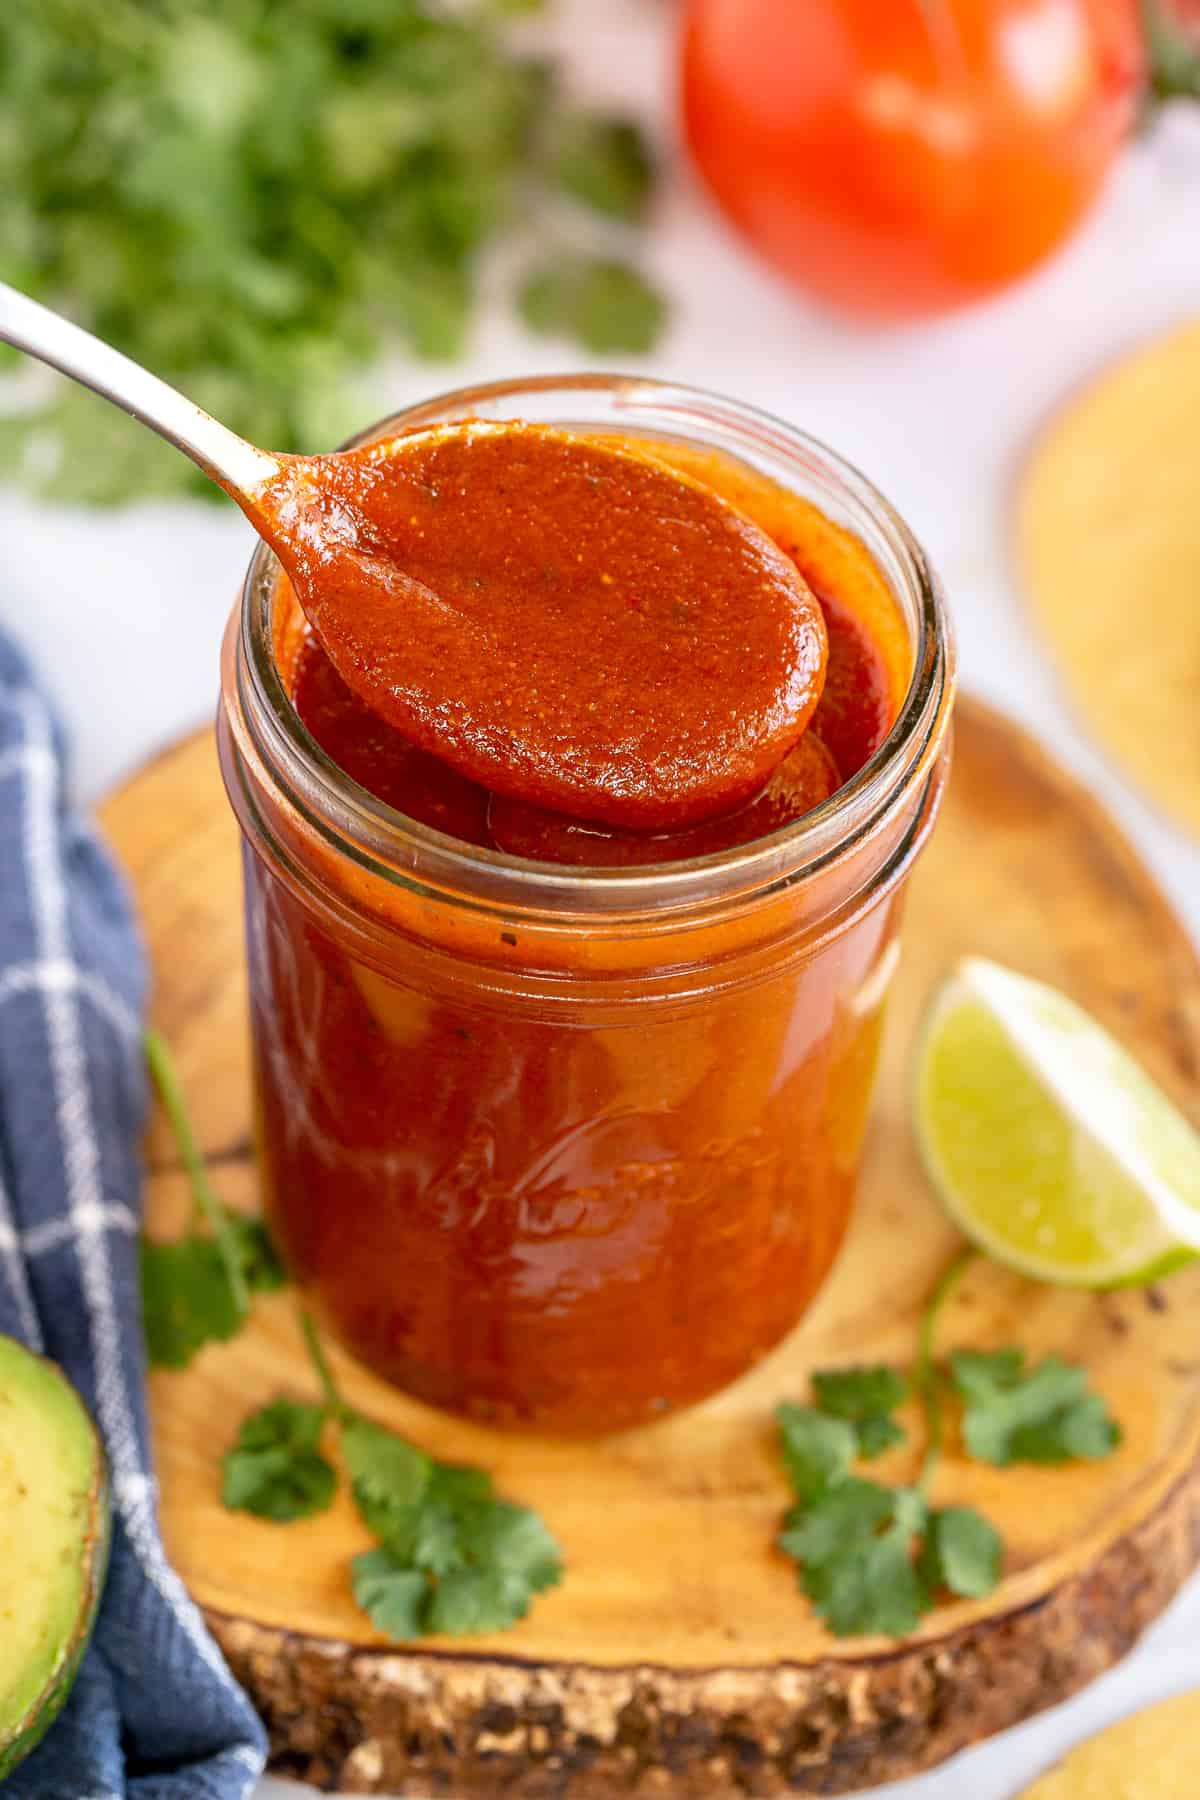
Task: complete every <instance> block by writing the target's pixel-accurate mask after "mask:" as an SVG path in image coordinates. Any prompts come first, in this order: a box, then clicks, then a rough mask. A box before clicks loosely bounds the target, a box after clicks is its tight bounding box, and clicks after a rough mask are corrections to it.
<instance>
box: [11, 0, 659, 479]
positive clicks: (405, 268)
mask: <svg viewBox="0 0 1200 1800" xmlns="http://www.w3.org/2000/svg"><path fill="white" fill-rule="evenodd" d="M534 10H536V5H530V4H529V0H475V3H474V4H468V5H456V6H454V7H453V9H451V8H450V7H449V6H448V5H446V6H442V7H439V6H436V5H434V4H430V3H429V0H288V3H287V4H281V3H280V4H271V3H268V0H5V3H4V4H3V5H0V278H2V279H4V280H5V281H8V282H11V283H12V284H13V285H14V286H16V287H19V288H23V289H24V290H25V291H26V292H28V293H32V294H34V295H36V296H37V297H39V298H41V299H44V300H46V301H47V303H49V304H51V305H54V306H57V307H60V308H63V309H65V310H67V311H68V312H70V313H71V314H72V316H74V317H76V318H78V319H79V320H80V321H81V322H82V323H83V324H86V325H88V326H89V327H91V328H92V329H93V330H95V331H97V332H99V333H100V335H101V336H103V337H106V338H108V339H109V340H110V341H111V342H113V343H115V344H117V345H118V346H119V347H120V348H122V349H124V350H126V351H128V352H129V353H130V354H131V355H132V356H134V357H136V358H138V360H139V361H142V362H145V363H146V364H147V365H148V366H149V367H150V368H152V369H154V370H155V371H157V372H158V373H159V374H161V375H163V376H165V377H166V378H167V379H168V380H170V381H173V382H175V383H176V384H177V385H178V386H180V387H181V388H183V389H184V391H185V392H186V393H188V394H189V395H191V396H192V397H193V398H195V399H196V400H198V401H199V402H200V404H201V405H203V406H206V407H208V408H209V409H210V411H212V412H214V413H215V414H217V416H218V417H219V418H221V419H223V420H224V421H225V422H226V423H228V424H229V425H231V426H232V427H233V428H234V429H235V430H237V431H240V432H242V433H243V434H244V435H245V436H247V437H249V438H251V439H253V440H255V441H256V442H258V443H261V444H264V445H267V446H268V447H270V448H271V449H275V450H312V449H325V448H328V447H330V446H331V445H332V444H334V443H336V442H338V441H339V439H340V438H342V437H344V436H345V435H346V433H347V432H348V431H349V430H351V429H352V428H353V427H354V426H355V425H361V424H362V423H363V422H364V420H365V419H367V418H369V417H370V416H371V415H372V414H373V413H375V414H377V413H379V412H380V411H382V410H383V408H384V405H385V404H386V402H385V401H383V400H382V399H381V398H380V397H379V396H375V397H374V398H372V397H371V396H370V394H369V393H367V392H365V391H364V372H365V371H366V370H367V369H368V367H369V365H370V363H371V361H372V359H373V358H375V357H377V356H379V355H380V354H382V353H383V352H384V351H386V350H387V349H388V348H389V347H394V346H404V347H407V348H408V349H409V350H411V351H412V352H414V353H415V354H416V355H418V356H421V357H428V358H446V357H452V356H454V355H456V354H457V353H458V352H459V351H460V350H461V348H462V346H463V342H464V337H465V334H466V331H467V328H468V324H469V321H470V317H471V311H472V303H473V300H474V297H475V292H476V288H477V286H478V281H479V274H480V269H479V264H480V258H481V253H482V252H483V251H484V250H485V249H487V248H488V247H489V246H491V245H493V244H495V243H497V242H498V241H500V240H502V239H503V238H504V236H505V234H506V233H509V232H513V231H521V232H522V233H527V232H528V228H529V227H530V225H531V223H534V222H536V220H537V219H538V218H539V217H540V216H543V215H544V214H545V212H546V210H547V207H548V204H549V202H550V201H551V200H554V201H555V202H558V201H561V202H562V211H563V213H564V214H565V215H569V214H570V212H571V209H572V208H574V209H576V210H575V217H576V220H577V221H578V223H579V224H580V225H582V224H583V220H584V217H585V214H584V212H583V211H582V210H581V209H584V208H586V209H589V210H590V212H591V213H592V215H593V216H594V217H596V220H597V223H596V228H595V229H596V230H597V231H601V232H603V234H604V243H603V244H602V245H601V246H599V247H597V246H595V245H593V244H592V243H590V241H589V234H588V233H584V234H583V235H584V242H583V243H582V244H580V243H579V242H578V241H577V240H578V237H579V233H578V232H577V231H575V230H574V228H573V227H572V226H571V225H570V223H569V220H568V229H569V230H570V232H571V237H572V240H573V241H572V242H570V243H569V244H567V245H566V246H563V245H561V244H551V245H547V244H546V243H544V242H543V243H540V244H539V243H538V242H537V241H536V239H535V241H534V243H533V247H532V252H531V261H532V263H533V264H534V265H535V272H534V275H529V274H526V275H525V276H523V277H520V278H519V280H518V296H519V300H520V306H521V310H522V312H523V313H524V314H525V315H526V316H529V317H533V318H535V320H536V324H537V326H538V328H539V329H541V330H552V331H555V332H558V333H561V334H563V335H564V336H569V337H574V338H575V339H576V340H577V341H580V342H582V343H583V344H584V345H585V346H586V347H588V348H591V349H595V350H603V351H605V352H607V353H619V352H621V351H641V350H645V349H647V348H649V346H650V345H651V343H652V342H653V341H654V338H655V336H656V335H657V331H658V329H659V327H660V325H661V323H662V319H663V307H662V304H661V302H660V301H659V299H658V297H657V295H655V294H654V292H653V290H652V289H650V288H649V287H648V285H647V284H646V283H645V281H644V280H643V278H642V277H641V276H639V275H638V274H637V273H636V271H635V270H633V269H632V268H630V267H628V265H627V264H625V263H624V262H623V261H621V260H620V259H619V257H618V258H616V259H614V258H613V257H612V255H611V239H612V234H613V232H614V230H618V231H619V230H620V229H621V228H622V225H624V227H626V228H628V227H630V226H632V225H634V224H636V222H637V221H638V220H639V219H640V218H641V217H642V216H643V214H644V212H645V209H646V205H647V201H648V198H649V194H650V188H651V185H652V180H653V171H652V165H651V161H650V157H649V154H648V151H647V149H646V146H645V144H644V143H643V141H642V139H641V137H640V135H639V133H638V132H637V130H636V128H634V127H632V126H631V125H629V124H628V123H627V122H626V121H624V120H620V119H610V118H605V117H599V116H595V115H592V114H588V113H586V112H583V111H581V110H580V109H579V108H578V107H575V106H568V105H567V104H565V103H564V102H563V101H562V100H561V98H560V96H559V94H558V91H557V84H556V79H555V72H554V70H553V69H552V68H551V67H550V66H549V65H548V64H547V63H545V62H543V61H538V60H535V59H531V58H529V57H526V56H524V55H518V54H516V53H515V52H514V51H513V50H512V49H511V48H510V47H509V46H508V45H507V44H506V42H505V40H504V37H503V35H502V31H503V20H504V18H505V16H506V15H517V14H521V13H527V12H530V11H534ZM551 210H554V211H556V210H557V206H555V207H554V208H551ZM601 220H603V221H604V223H603V224H601V223H600V221H601ZM613 220H616V221H618V224H617V226H615V227H614V225H613V224H612V221H613ZM594 252H595V253H594ZM589 271H590V273H589ZM531 284H533V291H534V294H535V295H536V296H540V299H538V298H535V299H532V300H531ZM0 350H2V347H0ZM5 366H6V367H7V366H9V365H8V364H7V363H6V364H5ZM37 394H38V398H37V400H36V402H30V407H29V409H28V410H24V411H20V410H18V411H16V412H13V411H11V410H6V411H4V412H2V413H0V472H6V473H8V474H18V475H20V476H21V478H22V479H24V480H25V481H26V483H27V484H28V485H30V486H31V487H33V488H35V489H36V490H37V491H38V492H40V493H42V494H45V495H47V496H51V497H54V498H59V499H71V500H81V501H88V502H93V503H106V502H115V501H120V500H125V499H128V498H132V497H134V496H140V495H147V494H167V493H179V492H188V491H194V492H199V493H206V494H211V493H213V492H214V491H215V490H213V489H212V488H211V487H210V486H209V484H208V483H206V482H205V481H203V479H202V478H201V477H200V476H199V475H198V474H197V473H196V472H195V471H194V470H193V469H192V468H191V467H190V465H189V464H188V463H187V462H186V461H185V460H184V459H183V458H182V457H180V456H179V455H178V454H177V453H175V452H173V451H171V450H169V449H167V448H166V447H165V446H163V445H161V444H159V443H158V442H157V440H156V439H154V438H153V437H152V436H151V435H150V434H149V433H148V432H146V431H145V430H143V429H140V428H139V427H137V426H135V425H133V424H131V423H129V422H128V421H126V420H125V419H123V418H122V417H121V416H120V415H119V414H118V413H117V412H115V411H114V410H113V409H111V408H109V407H107V406H105V405H104V404H103V403H102V402H100V401H98V400H96V399H94V398H93V397H92V396H91V395H89V394H86V393H84V392H83V391H82V390H80V389H79V388H77V387H74V386H69V385H67V384H66V383H62V382H54V383H53V384H52V385H47V386H45V387H41V386H39V387H38V388H37ZM43 395H45V396H48V397H46V398H43Z"/></svg>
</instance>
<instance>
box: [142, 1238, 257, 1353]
mask: <svg viewBox="0 0 1200 1800" xmlns="http://www.w3.org/2000/svg"><path fill="white" fill-rule="evenodd" d="M140 1273H141V1289H142V1327H143V1330H144V1333H145V1338H146V1355H147V1358H148V1360H149V1363H150V1367H151V1368H152V1369H185V1368H186V1367H187V1365H188V1364H189V1363H190V1362H191V1360H192V1358H193V1356H195V1354H196V1352H197V1351H198V1350H200V1349H201V1348H202V1347H203V1346H204V1345H205V1344H207V1343H210V1342H213V1341H214V1340H215V1341H217V1342H224V1341H225V1340H226V1339H228V1338H231V1337H232V1336H233V1334H234V1332H235V1331H236V1330H237V1329H238V1326H239V1325H240V1324H241V1322H242V1315H241V1313H240V1311H239V1310H238V1307H237V1304H236V1302H235V1300H234V1297H233V1290H232V1288H231V1287H230V1285H229V1274H228V1270H227V1268H226V1264H225V1259H224V1257H223V1256H222V1255H221V1252H220V1249H219V1248H218V1246H217V1244H216V1242H215V1240H214V1239H212V1238H210V1237H203V1236H201V1235H200V1234H199V1233H198V1232H192V1233H190V1234H189V1235H188V1236H187V1237H183V1238H176V1239H175V1240H174V1241H173V1242H171V1243H165V1244H164V1243H154V1242H152V1241H151V1240H150V1239H149V1238H143V1239H142V1241H141V1246H140Z"/></svg>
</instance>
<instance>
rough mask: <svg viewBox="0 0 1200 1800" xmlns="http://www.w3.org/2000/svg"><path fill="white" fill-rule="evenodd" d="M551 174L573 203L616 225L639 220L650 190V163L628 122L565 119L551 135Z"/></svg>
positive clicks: (579, 116)
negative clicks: (596, 213) (580, 204)
mask: <svg viewBox="0 0 1200 1800" xmlns="http://www.w3.org/2000/svg"><path fill="white" fill-rule="evenodd" d="M553 169H554V174H555V177H556V179H557V180H558V183H559V185H560V186H561V187H563V188H565V190H566V191H567V193H569V194H570V195H571V197H572V199H575V200H580V201H582V202H583V204H584V205H585V206H590V207H593V208H594V209H595V211H597V212H601V213H606V214H608V216H609V217H610V218H614V219H637V218H640V217H641V215H642V214H643V213H644V212H645V210H646V205H647V202H648V201H649V199H650V194H651V191H652V189H653V187H654V162H653V159H652V157H651V155H650V149H649V146H648V145H647V143H646V139H645V136H644V134H643V133H642V131H641V130H640V129H639V127H638V126H637V125H635V124H634V123H633V121H632V120H630V119H611V118H605V117H604V116H603V115H599V114H596V113H588V112H568V113H564V114H563V115H562V116H561V117H560V119H559V121H558V128H557V131H556V133H555V142H554V160H553Z"/></svg>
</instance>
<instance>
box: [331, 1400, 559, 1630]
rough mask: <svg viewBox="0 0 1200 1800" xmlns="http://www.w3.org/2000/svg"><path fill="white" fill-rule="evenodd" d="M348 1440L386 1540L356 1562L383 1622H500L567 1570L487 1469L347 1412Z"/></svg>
mask: <svg viewBox="0 0 1200 1800" xmlns="http://www.w3.org/2000/svg"><path fill="white" fill-rule="evenodd" d="M342 1450H343V1454H344V1456H345V1460H346V1467H347V1470H348V1471H349V1474H350V1478H351V1483H352V1490H353V1494H354V1500H355V1503H356V1505H357V1506H358V1509H359V1512H360V1513H361V1514H362V1517H363V1519H364V1520H365V1521H366V1523H367V1525H368V1526H369V1527H370V1529H371V1530H372V1531H374V1532H375V1533H376V1535H377V1536H378V1537H379V1538H380V1540H381V1548H380V1549H379V1550H378V1551H377V1552H372V1553H371V1555H370V1557H358V1558H357V1559H356V1561H355V1565H354V1571H355V1573H354V1582H355V1596H356V1598H358V1600H359V1604H360V1605H362V1606H364V1607H365V1608H366V1610H367V1611H368V1612H369V1613H370V1616H371V1618H372V1619H373V1620H374V1622H375V1624H376V1625H377V1626H378V1627H379V1629H380V1630H381V1631H387V1632H389V1633H390V1634H391V1635H393V1636H401V1637H412V1636H416V1635H419V1634H420V1633H421V1632H444V1633H447V1634H449V1635H452V1636H463V1635H466V1634H468V1633H471V1632H479V1631H502V1630H504V1629H505V1628H506V1627H507V1626H509V1625H512V1624H514V1623H515V1622H516V1621H517V1620H518V1619H521V1618H524V1616H525V1614H526V1613H527V1612H528V1611H529V1607H530V1605H531V1603H532V1601H533V1597H534V1595H535V1594H538V1593H541V1592H542V1591H543V1589H545V1588H548V1587H553V1586H554V1585H555V1584H556V1583H557V1582H558V1581H560V1580H561V1579H562V1553H561V1551H560V1550H559V1547H558V1545H557V1543H556V1542H555V1540H554V1539H553V1537H551V1535H550V1533H549V1531H548V1530H547V1529H546V1527H545V1525H544V1524H543V1523H542V1521H541V1519H540V1518H539V1517H538V1515H537V1514H536V1513H535V1512H532V1511H531V1510H530V1509H529V1508H528V1507H525V1506H517V1505H515V1504H514V1503H513V1502H512V1501H510V1500H503V1499H501V1498H500V1497H499V1496H498V1495H497V1494H496V1492H495V1489H494V1487H493V1484H492V1478H491V1476H490V1475H488V1474H487V1472H486V1471H485V1470H483V1469H474V1468H467V1467H461V1466H459V1465H458V1464H455V1463H439V1462H434V1461H433V1459H432V1458H430V1457H428V1456H426V1455H425V1454H424V1452H423V1451H420V1450H418V1449H417V1448H416V1447H415V1446H414V1445H412V1444H409V1443H408V1442H407V1441H406V1440H405V1439H404V1438H401V1437H399V1436H397V1434H396V1433H395V1432H391V1431H387V1430H385V1429H384V1427H383V1426H381V1425H376V1424H374V1423H373V1422H372V1421H371V1420H369V1419H364V1418H361V1417H360V1416H359V1415H358V1414H351V1415H350V1416H349V1417H348V1418H347V1419H346V1420H345V1422H344V1423H343V1427H342Z"/></svg>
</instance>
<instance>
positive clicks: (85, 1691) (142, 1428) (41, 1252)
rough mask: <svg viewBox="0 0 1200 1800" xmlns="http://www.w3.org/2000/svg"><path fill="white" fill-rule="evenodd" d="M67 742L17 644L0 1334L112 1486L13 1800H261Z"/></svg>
mask: <svg viewBox="0 0 1200 1800" xmlns="http://www.w3.org/2000/svg"><path fill="white" fill-rule="evenodd" d="M61 770H62V744H61V741H60V739H59V737H58V734H57V732H56V730H55V728H54V725H53V723H52V721H51V718H50V714H49V711H48V708H47V706H46V702H45V700H44V699H43V697H42V696H41V694H40V693H39V692H38V690H37V688H36V687H35V686H34V684H33V682H32V679H31V677H30V673H29V670H28V668H27V667H26V666H25V664H24V662H23V661H22V660H21V658H20V657H19V656H18V655H17V653H16V651H15V650H14V649H13V648H12V646H11V644H9V643H8V642H6V641H5V640H4V639H3V638H2V637H0V1331H3V1332H7V1333H9V1334H10V1335H12V1336H15V1337H19V1338H22V1339H23V1340H24V1341H25V1342H26V1343H27V1344H30V1345H32V1346H33V1347H34V1348H35V1349H37V1350H40V1351H42V1352H44V1353H45V1354H46V1355H48V1356H51V1357H53V1358H54V1360H55V1361H56V1362H58V1363H60V1364H61V1365H62V1367H63V1368H64V1369H65V1370H66V1371H67V1373H68V1375H70V1377H71V1379H72V1381H74V1383H75V1384H76V1386H77V1387H78V1388H79V1390H80V1392H81V1393H82V1394H83V1396H84V1398H85V1399H86V1401H87V1403H88V1405H89V1407H90V1408H91V1411H92V1414H93V1417H94V1418H95V1419H96V1421H97V1423H98V1425H99V1427H100V1430H101V1432H102V1434H103V1437H104V1441H105V1444H106V1446H107V1449H108V1457H109V1463H110V1467H111V1471H112V1492H113V1548H112V1561H111V1564H110V1568H109V1575H108V1582H107V1586H106V1588H105V1593H104V1601H103V1605H102V1607H101V1612H100V1618H99V1623H98V1625H97V1628H96V1634H95V1637H94V1639H93V1641H92V1645H91V1648H90V1649H89V1651H88V1653H87V1656H86V1658H85V1659H84V1663H83V1667H82V1670H81V1672H80V1676H79V1680H78V1682H77V1683H76V1686H75V1688H74V1690H73V1692H72V1695H71V1698H70V1700H69V1701H68V1703H67V1706H66V1708H65V1710H64V1712H63V1713H62V1715H61V1716H60V1718H59V1719H58V1721H57V1722H56V1724H55V1725H53V1726H52V1727H51V1730H50V1732H49V1735H48V1736H47V1737H46V1738H45V1740H44V1741H43V1743H42V1744H41V1745H40V1746H39V1748H38V1749H37V1750H35V1751H34V1752H33V1754H32V1755H31V1756H30V1757H29V1758H28V1759H27V1760H26V1761H25V1762H23V1763H22V1764H20V1765H19V1766H18V1768H17V1769H16V1770H15V1772H14V1773H13V1774H12V1775H10V1776H9V1778H8V1780H7V1781H6V1782H3V1783H0V1790H2V1792H3V1800H243V1796H245V1795H247V1794H248V1793H249V1791H250V1789H251V1788H252V1787H253V1785H254V1782H255V1780H256V1778H257V1776H258V1774H259V1772H260V1771H261V1769H262V1766H263V1757H264V1740H263V1733H262V1728H261V1726H260V1725H259V1723H258V1720H257V1719H256V1718H255V1716H254V1713H253V1711H252V1709H251V1707H250V1705H249V1702H248V1701H247V1700H246V1697H245V1695H244V1694H243V1693H242V1692H241V1691H240V1689H239V1688H238V1687H237V1686H236V1685H235V1683H234V1681H233V1679H232V1677H231V1676H230V1674H229V1672H228V1670H227V1669H226V1667H225V1665H224V1663H223V1662H222V1660H221V1656H220V1653H219V1652H218V1650H217V1648H216V1646H215V1644H214V1643H213V1641H212V1639H211V1638H210V1637H209V1635H208V1632H207V1631H206V1629H205V1626H204V1623H203V1620H202V1619H201V1617H200V1615H199V1613H198V1612H197V1610H196V1608H195V1607H194V1606H193V1605H192V1602H191V1601H190V1600H189V1599H188V1596H187V1594H186V1592H185V1591H184V1588H183V1584H182V1583H181V1582H180V1580H179V1577H178V1576H177V1575H176V1574H175V1572H174V1570H173V1569H171V1568H170V1566H169V1565H168V1563H167V1560H166V1557H165V1556H164V1554H163V1547H162V1542H161V1540H160V1538H159V1534H158V1524H157V1519H156V1516H155V1483H154V1476H153V1474H152V1471H151V1466H150V1456H149V1443H148V1435H147V1425H146V1408H145V1400H144V1395H143V1381H144V1376H145V1359H144V1356H143V1350H142V1335H141V1326H140V1308H139V1302H138V1290H137V1231H138V1198H139V1185H140V1170H139V1164H138V1140H139V1136H140V1131H141V1125H142V1119H143V1115H144V1111H145V1076H144V1070H143V1060H142V1053H141V1008H142V1001H143V996H144V991H145V969H144V964H143V959H142V952H141V947H140V944H139V942H138V937H137V931H136V927H135V926H134V923H133V920H132V918H131V916H130V911H129V905H128V901H127V898H126V895H125V893H124V890H123V888H122V885H121V882H120V880H119V879H118V877H117V875H116V873H115V871H114V870H113V868H112V867H111V865H110V864H109V862H108V859H107V857H106V856H105V854H104V851H103V850H102V849H101V847H100V845H99V844H98V842H97V840H96V839H95V837H94V836H93V835H92V833H91V832H90V831H89V830H88V829H87V828H86V827H85V826H84V825H83V824H82V822H81V821H80V820H79V819H78V818H76V817H75V816H73V815H72V813H71V812H70V811H69V810H67V808H66V806H65V804H64V799H63V792H62V775H61Z"/></svg>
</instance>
